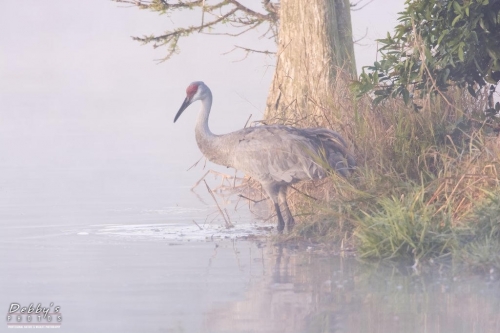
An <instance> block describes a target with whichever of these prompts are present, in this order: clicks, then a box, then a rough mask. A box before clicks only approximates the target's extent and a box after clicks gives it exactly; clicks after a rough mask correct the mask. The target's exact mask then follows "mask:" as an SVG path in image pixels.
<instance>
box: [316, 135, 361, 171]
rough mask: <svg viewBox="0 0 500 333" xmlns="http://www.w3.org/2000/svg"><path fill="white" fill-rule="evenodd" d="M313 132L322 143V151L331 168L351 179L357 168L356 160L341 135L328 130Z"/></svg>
mask: <svg viewBox="0 0 500 333" xmlns="http://www.w3.org/2000/svg"><path fill="white" fill-rule="evenodd" d="M311 131H312V132H313V133H314V134H315V136H316V137H317V138H318V139H319V140H320V141H321V144H322V151H321V152H320V155H323V156H322V157H323V158H324V160H325V161H327V162H328V164H329V167H330V168H331V169H333V170H335V171H336V172H338V173H339V174H340V175H341V176H343V177H349V175H350V173H351V172H352V170H354V168H355V167H356V159H355V158H354V155H353V154H352V153H351V152H350V151H349V148H348V146H347V143H346V141H345V140H344V138H342V136H340V134H339V133H337V132H334V131H331V130H328V129H326V128H314V129H311Z"/></svg>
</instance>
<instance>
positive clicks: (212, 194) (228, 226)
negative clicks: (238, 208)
mask: <svg viewBox="0 0 500 333" xmlns="http://www.w3.org/2000/svg"><path fill="white" fill-rule="evenodd" d="M203 182H204V183H205V186H206V187H207V190H208V193H210V195H211V196H212V198H213V199H214V201H215V204H216V205H217V208H218V209H219V212H220V214H221V215H222V217H223V218H224V221H225V222H226V229H229V228H234V225H233V224H232V223H231V221H229V220H228V218H226V215H225V214H224V212H223V211H222V209H221V208H220V206H219V203H218V202H217V199H216V198H215V195H214V193H213V192H212V189H210V187H209V186H208V184H207V181H206V180H205V179H203Z"/></svg>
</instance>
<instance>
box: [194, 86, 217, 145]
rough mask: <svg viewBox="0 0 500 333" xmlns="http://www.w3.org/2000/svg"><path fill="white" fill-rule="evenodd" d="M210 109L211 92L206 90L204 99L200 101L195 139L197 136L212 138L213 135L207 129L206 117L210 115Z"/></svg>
mask: <svg viewBox="0 0 500 333" xmlns="http://www.w3.org/2000/svg"><path fill="white" fill-rule="evenodd" d="M211 107H212V92H211V91H210V90H209V89H207V92H206V95H205V97H204V98H203V99H202V100H201V109H200V113H199V114H198V120H197V121H196V139H197V140H198V136H202V137H205V138H210V137H213V136H214V134H213V133H212V132H211V131H210V128H208V116H209V115H210V108H211Z"/></svg>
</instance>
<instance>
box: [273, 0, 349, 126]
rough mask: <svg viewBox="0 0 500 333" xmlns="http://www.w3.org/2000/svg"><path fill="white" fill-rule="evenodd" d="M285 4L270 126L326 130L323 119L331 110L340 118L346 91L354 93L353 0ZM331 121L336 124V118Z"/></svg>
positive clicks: (299, 0) (295, 0) (284, 0)
mask: <svg viewBox="0 0 500 333" xmlns="http://www.w3.org/2000/svg"><path fill="white" fill-rule="evenodd" d="M280 5H281V9H280V26H279V40H278V56H277V64H276V70H275V74H274V78H273V82H272V84H271V88H270V93H269V96H268V99H267V108H266V113H265V119H266V122H268V123H286V124H291V125H293V124H295V123H296V122H298V121H300V122H301V124H302V125H305V126H318V125H323V126H324V125H325V124H324V121H318V117H321V116H325V110H328V111H330V112H329V114H330V115H332V114H333V115H335V113H336V111H335V110H332V108H336V107H337V106H338V103H337V102H338V98H339V97H341V96H340V95H341V94H340V91H343V92H345V93H347V94H348V92H347V91H346V90H347V89H348V88H347V81H348V80H349V79H352V78H354V77H355V76H356V65H355V59H354V46H353V41H352V29H351V13H350V4H349V0H308V1H304V0H281V1H280ZM339 89H340V90H339ZM346 97H347V96H346ZM329 118H330V119H329V120H328V119H327V122H328V123H330V125H331V123H332V122H335V119H331V118H332V117H331V116H329ZM330 127H331V126H330Z"/></svg>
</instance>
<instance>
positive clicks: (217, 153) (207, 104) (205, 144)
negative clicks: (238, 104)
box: [195, 89, 229, 166]
mask: <svg viewBox="0 0 500 333" xmlns="http://www.w3.org/2000/svg"><path fill="white" fill-rule="evenodd" d="M207 90H208V89H207ZM211 107H212V93H211V92H210V90H208V91H207V93H206V95H205V97H204V98H203V99H202V100H201V109H200V113H199V115H198V120H197V122H196V129H195V133H196V143H197V144H198V147H199V148H200V150H201V152H202V153H203V155H205V157H206V158H208V160H209V161H211V162H214V163H217V164H221V165H226V166H229V163H228V156H227V153H226V149H223V146H224V144H223V142H222V141H223V136H220V135H215V134H213V133H212V131H210V128H209V127H208V116H209V115H210V108H211Z"/></svg>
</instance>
